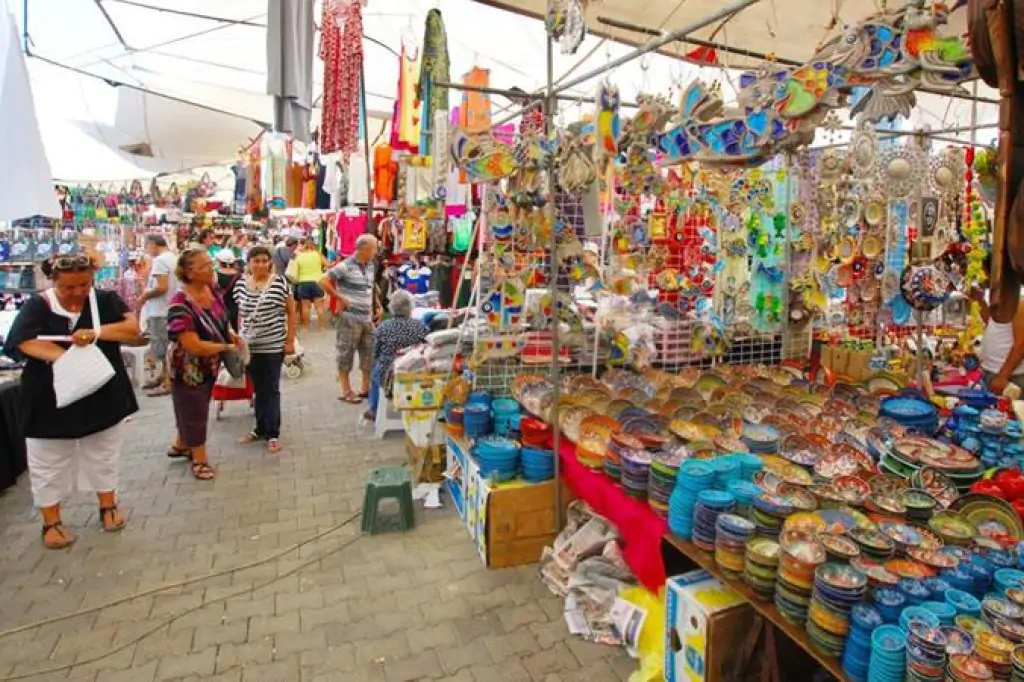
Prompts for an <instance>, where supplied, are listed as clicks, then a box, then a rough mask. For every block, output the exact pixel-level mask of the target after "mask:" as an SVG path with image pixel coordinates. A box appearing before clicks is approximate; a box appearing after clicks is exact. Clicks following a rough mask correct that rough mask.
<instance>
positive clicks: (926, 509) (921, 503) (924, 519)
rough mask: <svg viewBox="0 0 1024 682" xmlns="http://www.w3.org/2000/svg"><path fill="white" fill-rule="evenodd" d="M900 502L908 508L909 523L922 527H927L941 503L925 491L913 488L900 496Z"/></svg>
mask: <svg viewBox="0 0 1024 682" xmlns="http://www.w3.org/2000/svg"><path fill="white" fill-rule="evenodd" d="M899 500H900V502H902V503H903V506H904V507H906V508H907V521H909V522H910V523H913V524H917V525H920V526H923V525H926V524H927V523H928V521H929V519H931V518H932V515H933V514H934V513H935V510H936V509H937V508H938V506H939V503H938V502H937V501H936V500H935V498H934V497H932V496H931V495H929V494H928V493H927V492H926V491H924V490H915V489H913V488H911V489H909V490H904V491H903V492H902V493H901V494H900V498H899Z"/></svg>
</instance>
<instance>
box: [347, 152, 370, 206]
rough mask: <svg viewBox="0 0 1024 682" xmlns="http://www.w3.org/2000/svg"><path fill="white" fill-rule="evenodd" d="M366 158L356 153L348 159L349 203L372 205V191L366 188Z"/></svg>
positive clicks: (360, 153)
mask: <svg viewBox="0 0 1024 682" xmlns="http://www.w3.org/2000/svg"><path fill="white" fill-rule="evenodd" d="M367 172H368V169H367V167H366V157H365V156H364V155H363V153H362V152H356V153H354V154H352V155H351V156H349V157H348V203H349V205H353V204H354V205H360V206H365V205H368V204H369V203H370V190H369V188H368V187H367V186H366V173H367Z"/></svg>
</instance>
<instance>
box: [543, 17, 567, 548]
mask: <svg viewBox="0 0 1024 682" xmlns="http://www.w3.org/2000/svg"><path fill="white" fill-rule="evenodd" d="M554 81H555V41H554V39H553V38H552V37H551V35H550V34H547V90H546V92H547V97H546V98H545V101H544V114H545V121H544V132H545V133H546V134H548V135H551V134H552V133H553V132H554V130H555V113H556V111H557V107H558V100H557V98H556V93H555V83H554ZM547 174H548V177H547V195H548V201H547V206H546V207H545V210H546V211H547V214H548V222H549V224H550V225H551V244H550V249H551V263H550V273H551V274H550V275H549V276H548V281H549V282H550V287H551V296H552V301H554V300H555V297H556V295H557V293H558V292H557V289H558V232H557V231H556V230H555V229H554V225H555V219H556V218H557V216H556V210H555V159H554V155H550V156H549V157H548V168H547ZM560 326H561V320H560V319H559V316H558V314H557V313H556V314H555V317H554V323H553V325H552V329H551V385H552V387H553V391H554V401H553V402H552V410H551V415H552V419H551V434H552V443H551V446H552V450H553V459H554V464H555V523H556V525H557V528H556V532H557V531H560V530H561V529H562V521H563V519H564V514H563V509H562V460H561V456H560V455H559V450H560V449H561V442H562V430H561V429H560V428H559V427H558V399H559V393H561V390H562V387H561V381H560V378H559V370H560V369H561V367H560V366H559V361H558V360H559V355H560V354H561V338H560V336H559V327H560Z"/></svg>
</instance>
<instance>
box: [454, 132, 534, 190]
mask: <svg viewBox="0 0 1024 682" xmlns="http://www.w3.org/2000/svg"><path fill="white" fill-rule="evenodd" d="M448 149H449V153H450V155H451V160H452V163H454V164H455V165H456V166H457V167H458V169H459V170H461V171H463V172H464V173H465V174H466V175H467V176H468V177H469V179H470V181H471V182H497V181H498V180H501V179H503V178H507V177H508V176H510V175H512V174H513V173H515V172H516V170H518V165H517V164H516V159H515V155H514V153H513V151H512V149H510V148H509V147H508V145H505V144H502V143H501V142H498V140H496V139H494V138H493V137H491V136H490V135H476V136H470V135H468V134H467V133H466V131H465V130H463V129H461V128H457V129H455V130H454V131H453V132H452V139H451V143H450V144H449V147H448Z"/></svg>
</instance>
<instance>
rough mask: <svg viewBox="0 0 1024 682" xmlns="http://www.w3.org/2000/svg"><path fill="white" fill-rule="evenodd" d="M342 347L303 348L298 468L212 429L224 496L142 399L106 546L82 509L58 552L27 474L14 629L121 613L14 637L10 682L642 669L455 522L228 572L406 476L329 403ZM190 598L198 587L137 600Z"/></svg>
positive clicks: (565, 677)
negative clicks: (46, 539)
mask: <svg viewBox="0 0 1024 682" xmlns="http://www.w3.org/2000/svg"><path fill="white" fill-rule="evenodd" d="M331 341H332V337H331V336H329V335H328V334H327V333H317V334H311V335H307V336H306V337H305V338H304V343H305V345H306V346H307V349H308V351H309V353H308V356H309V359H310V362H309V365H308V366H307V370H306V374H305V376H303V377H302V378H300V379H298V380H295V381H290V380H287V379H286V380H285V381H284V383H285V387H284V414H285V424H284V433H283V434H282V440H283V443H284V445H285V450H284V452H282V453H280V454H279V455H270V454H268V453H267V452H266V451H265V450H263V449H261V448H260V447H259V446H241V445H237V444H236V443H235V441H236V439H237V438H238V437H239V436H241V435H243V434H244V433H245V432H246V431H247V430H248V428H250V426H251V423H250V419H249V412H248V409H247V407H246V406H245V405H244V404H242V403H228V404H227V406H226V408H225V412H224V419H223V421H220V422H217V423H215V427H214V429H213V436H212V448H211V452H212V455H211V459H212V461H213V463H214V464H215V465H217V467H218V474H219V476H218V478H217V480H216V481H214V482H212V483H206V482H199V481H195V480H193V478H192V476H191V475H189V473H188V468H187V466H185V464H184V463H182V462H179V461H172V460H169V459H168V458H167V457H165V456H164V452H165V450H166V447H167V445H168V444H169V443H170V438H171V436H172V432H173V417H172V413H171V404H170V402H169V399H168V398H140V402H141V405H142V409H141V411H140V412H139V413H138V414H137V415H135V417H134V418H133V419H132V422H131V424H130V435H129V437H128V440H127V442H126V444H125V452H124V458H123V462H122V486H121V487H122V490H123V492H122V495H121V503H122V507H123V508H125V509H126V510H127V513H128V527H127V528H126V529H125V530H124V531H123V532H122V533H119V534H110V535H107V534H104V533H102V532H101V531H100V530H99V526H98V520H97V513H96V508H95V502H94V498H92V497H91V496H87V495H84V494H79V495H77V496H76V497H75V499H74V500H73V501H72V502H71V503H70V504H69V505H68V506H67V507H66V510H65V522H66V523H68V525H69V526H70V527H71V528H72V529H73V530H74V531H75V532H76V533H77V535H78V542H77V543H76V544H75V545H74V546H73V547H71V548H70V549H69V550H66V551H57V552H54V551H47V550H44V549H43V548H42V546H41V544H40V540H39V521H38V519H37V518H36V517H35V515H34V513H33V509H32V504H31V497H30V495H29V490H28V477H27V475H26V476H24V477H23V478H22V480H21V482H20V483H19V485H18V486H17V487H15V488H14V489H12V490H9V491H8V492H7V493H6V494H4V495H2V496H0V529H2V530H0V547H2V548H3V549H2V556H0V630H4V631H6V630H9V629H12V628H16V627H18V626H22V625H25V624H29V623H35V622H38V621H41V620H43V619H48V618H53V617H56V616H62V615H65V614H69V613H72V612H77V611H80V610H82V611H87V610H88V609H91V608H95V607H98V606H101V605H104V604H107V603H109V602H111V601H114V600H119V599H123V600H125V601H123V602H122V603H120V604H118V605H116V606H113V607H110V608H104V609H102V610H100V611H98V612H87V613H84V614H83V615H80V616H78V617H75V618H71V619H68V620H61V621H58V622H54V623H52V624H49V625H46V626H43V627H39V628H34V629H30V630H26V631H22V632H17V633H15V634H11V635H9V636H2V637H0V681H2V680H5V679H9V678H11V677H13V676H18V675H23V674H26V673H31V672H37V671H40V670H45V669H48V668H53V667H56V666H63V665H68V664H71V663H84V665H81V666H78V667H76V668H74V669H73V670H71V671H70V672H67V671H62V672H59V673H46V674H42V675H36V676H33V677H30V678H27V679H30V680H38V681H44V680H65V679H71V680H78V681H82V680H88V681H94V680H95V681H98V682H150V681H151V680H210V681H213V680H217V681H219V682H240V681H244V682H249V681H253V680H259V681H268V682H291V681H298V680H301V681H302V682H343V681H349V680H352V681H358V682H378V681H384V682H407V681H411V680H458V681H460V682H471V681H473V680H475V681H477V682H500V681H502V680H525V681H530V680H532V681H537V682H540V681H543V682H558V681H564V682H570V681H572V680H587V682H605V681H608V682H611V681H618V680H625V679H627V678H628V676H629V674H630V672H631V671H632V670H633V668H634V666H633V663H632V662H631V661H630V660H629V659H628V658H627V657H626V656H625V654H623V653H622V652H621V651H620V650H619V649H614V648H610V647H603V646H599V645H594V644H589V643H585V642H581V641H579V640H577V639H575V638H572V637H571V636H569V635H568V633H567V632H566V627H565V624H564V622H563V620H562V614H561V610H562V603H561V600H560V599H557V598H555V597H553V596H551V595H550V594H549V593H548V591H547V590H546V589H545V588H544V586H543V584H542V583H541V581H540V579H539V578H538V577H537V571H536V566H526V567H521V568H516V569H506V570H500V571H490V570H487V569H486V568H484V567H483V565H482V564H481V562H480V559H479V558H478V557H477V555H476V553H475V551H474V549H473V547H472V545H471V543H470V541H469V538H468V536H467V534H466V532H465V530H464V529H463V527H462V525H461V523H460V522H459V519H458V517H457V516H456V515H455V513H454V511H453V510H450V509H445V510H432V511H426V510H423V509H418V510H417V527H416V529H415V530H414V531H412V532H409V533H406V534H400V533H397V534H383V535H376V536H373V537H365V538H361V539H358V531H359V523H358V519H356V520H355V522H354V523H352V524H349V525H347V526H345V527H343V528H342V529H340V530H337V531H336V532H333V533H330V534H328V535H326V536H325V537H324V538H322V539H320V540H317V541H315V542H312V543H309V544H307V545H305V546H303V547H301V548H300V549H298V550H297V551H293V552H290V553H288V554H286V555H284V556H280V558H273V559H272V560H271V561H269V562H268V563H265V564H262V565H259V566H253V567H251V568H245V569H240V570H237V571H234V572H230V573H227V571H230V569H233V568H237V567H241V566H245V565H247V564H252V563H253V562H255V561H257V560H260V559H266V558H268V557H275V556H276V555H279V554H280V553H281V552H282V551H283V550H285V549H287V548H288V547H290V546H292V545H294V544H295V543H297V542H300V541H301V540H304V539H306V538H309V537H311V536H313V535H315V534H316V533H318V532H323V531H325V530H328V529H329V528H330V527H332V526H334V525H335V524H338V523H340V522H342V521H344V520H345V519H348V518H350V517H352V516H353V515H354V514H355V513H356V512H357V511H358V509H359V507H360V504H361V501H362V493H363V488H362V486H363V482H364V480H365V474H366V472H367V470H369V469H370V468H372V467H374V466H378V465H381V464H386V463H400V462H402V461H403V460H404V449H403V444H402V439H401V437H400V435H399V434H390V435H389V437H388V438H387V439H386V440H385V441H383V442H382V441H376V440H373V439H372V437H371V436H370V434H369V433H363V431H366V429H365V427H363V428H359V427H358V426H357V418H358V415H359V413H360V412H361V411H362V409H361V408H357V407H355V406H350V405H343V404H341V403H339V402H338V401H337V400H336V399H335V397H336V395H337V389H336V388H335V384H334V382H333V371H334V370H333V358H332V357H331V355H330V350H331V347H332V343H331ZM344 543H351V544H349V545H347V546H344V547H343V544H344ZM329 552H333V553H331V554H330V555H326V556H324V555H325V554H326V553H329ZM321 556H323V558H320V559H319V560H318V557H321ZM311 562H312V563H311ZM306 564H309V565H306ZM216 572H220V573H222V575H220V576H219V577H214V578H210V579H205V580H203V579H202V578H203V577H204V576H206V575H209V574H210V573H216ZM181 581H192V582H190V584H187V585H184V586H180V587H175V588H172V589H168V590H165V591H161V592H159V593H153V594H149V595H146V596H141V597H138V598H135V599H128V597H130V596H132V595H135V594H138V593H139V592H145V591H147V590H153V589H154V588H158V587H160V586H163V585H167V584H169V583H179V582H181ZM254 586H258V589H256V590H254V591H253V590H251V588H253V587H254ZM237 592H243V593H242V594H241V595H240V596H231V595H233V594H234V593H237ZM229 597H230V598H229ZM200 606H202V608H200V609H198V610H195V611H192V612H190V613H188V614H187V615H185V616H183V617H181V618H179V619H177V620H175V621H173V622H171V623H169V624H168V623H167V621H168V619H170V618H171V617H172V616H174V615H176V614H179V613H181V612H183V611H186V610H188V609H193V608H196V607H200ZM149 631H153V634H152V635H150V636H148V637H146V638H145V639H142V640H141V641H138V642H136V639H137V638H139V637H140V636H142V635H143V634H145V633H147V632H149ZM109 652H115V653H113V654H112V655H109V656H106V657H104V658H102V659H100V660H95V659H97V658H98V657H100V656H102V655H103V654H107V653H109Z"/></svg>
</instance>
